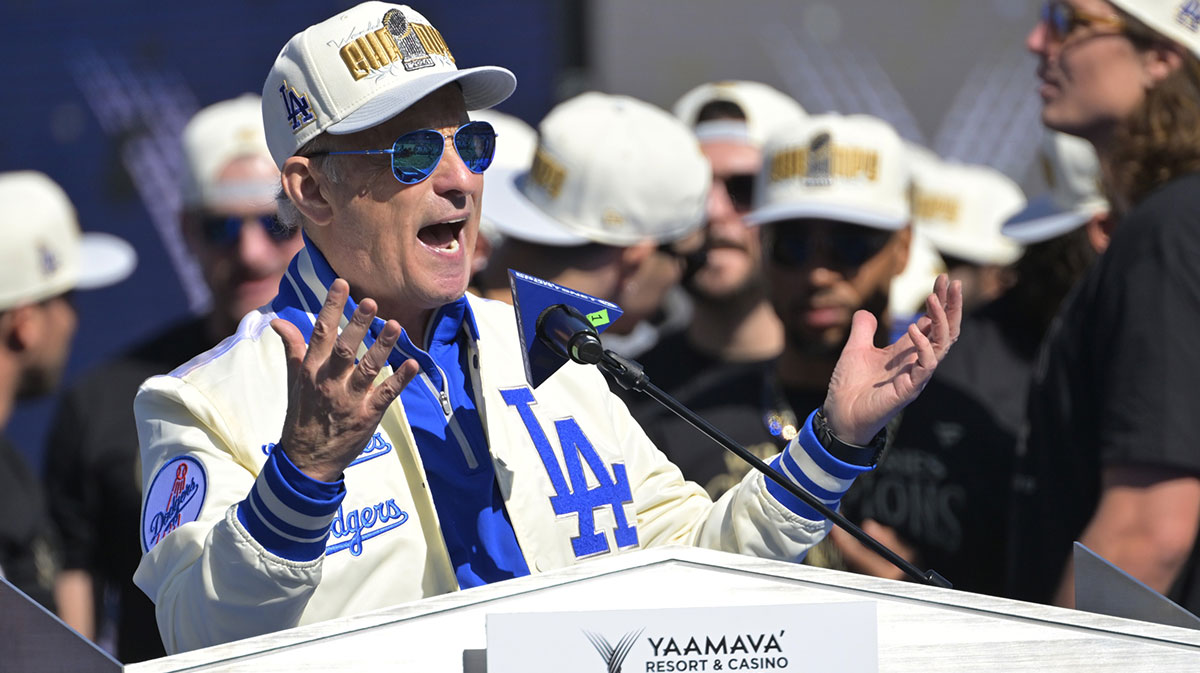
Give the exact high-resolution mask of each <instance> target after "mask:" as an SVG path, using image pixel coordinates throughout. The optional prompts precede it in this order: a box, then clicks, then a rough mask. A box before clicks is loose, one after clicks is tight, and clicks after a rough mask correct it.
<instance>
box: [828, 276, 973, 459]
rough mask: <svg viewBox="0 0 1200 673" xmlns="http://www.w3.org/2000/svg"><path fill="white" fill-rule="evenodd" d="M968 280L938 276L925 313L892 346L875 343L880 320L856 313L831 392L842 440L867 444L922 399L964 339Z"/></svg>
mask: <svg viewBox="0 0 1200 673" xmlns="http://www.w3.org/2000/svg"><path fill="white" fill-rule="evenodd" d="M961 324H962V285H961V284H960V283H959V282H958V281H955V282H953V283H951V282H950V281H949V279H948V278H947V277H946V275H945V274H942V275H940V276H938V278H937V281H935V282H934V285H933V293H932V294H930V295H929V297H927V298H926V300H925V315H924V316H922V317H921V319H920V320H918V321H917V322H916V323H914V324H912V325H909V326H908V331H907V332H906V333H905V334H904V335H903V336H901V337H900V338H899V339H897V340H896V341H895V342H894V343H892V344H890V345H889V346H887V347H886V348H876V347H875V344H874V337H875V328H876V320H875V316H873V315H871V313H870V312H868V311H858V312H856V313H855V314H854V323H853V325H852V326H851V328H850V338H849V339H848V340H847V342H846V347H845V348H843V349H842V355H841V357H840V358H838V362H837V366H836V367H834V370H833V377H832V379H831V380H830V382H829V391H828V393H827V394H826V396H825V404H824V410H825V417H826V418H827V419H828V421H829V429H830V430H832V431H833V434H835V435H836V436H837V437H838V438H839V439H841V440H842V441H844V442H849V443H852V444H858V445H866V444H868V443H870V441H871V439H872V438H873V437H874V436H875V435H876V434H877V433H878V432H879V431H880V430H881V429H882V428H883V426H884V425H886V424H887V423H888V421H890V420H891V419H892V418H894V417H895V416H896V414H898V413H900V410H901V409H903V408H904V407H905V406H907V405H908V403H910V402H912V401H913V400H914V399H916V398H917V395H919V394H920V393H921V391H922V390H924V388H925V384H926V383H928V382H929V378H930V377H931V376H932V375H933V371H934V370H935V369H936V368H937V366H938V363H939V362H941V361H942V358H944V357H945V356H946V353H947V352H948V351H949V350H950V346H951V345H952V344H953V343H954V342H955V341H956V340H957V339H958V330H959V326H960V325H961Z"/></svg>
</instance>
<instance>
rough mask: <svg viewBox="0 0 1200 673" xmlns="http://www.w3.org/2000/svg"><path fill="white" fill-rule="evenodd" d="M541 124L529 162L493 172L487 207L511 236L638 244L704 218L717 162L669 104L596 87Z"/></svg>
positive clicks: (544, 241)
mask: <svg viewBox="0 0 1200 673" xmlns="http://www.w3.org/2000/svg"><path fill="white" fill-rule="evenodd" d="M538 130H539V133H540V135H539V141H538V146H537V151H536V152H535V155H534V159H533V165H532V166H531V167H530V168H529V169H526V170H510V171H504V170H496V169H494V168H493V169H489V170H488V174H487V178H486V179H485V180H484V183H485V184H487V183H491V185H492V186H491V187H488V188H487V189H494V190H495V191H490V192H488V193H487V196H485V205H484V208H485V212H490V216H491V217H492V218H493V219H495V221H496V224H497V225H498V226H499V229H500V231H501V233H503V234H504V235H505V236H512V237H514V238H518V239H521V240H524V241H529V242H531V243H538V244H541V245H551V246H559V247H563V246H573V245H583V244H585V243H603V244H605V245H614V246H629V245H633V244H635V243H638V242H639V241H643V240H646V239H653V240H656V241H659V242H668V241H674V240H677V239H679V238H681V237H683V236H686V235H687V234H689V233H691V232H693V231H695V230H696V229H698V228H699V227H700V225H701V224H703V222H704V217H705V215H704V213H705V201H706V200H707V198H708V187H709V183H710V182H711V179H712V175H711V169H710V167H709V165H708V161H707V160H706V159H705V158H704V155H703V154H701V153H700V146H699V144H698V143H697V142H696V137H695V136H694V135H692V132H691V130H690V129H688V128H687V127H686V126H684V125H683V124H682V123H681V122H680V121H679V120H677V119H675V118H674V117H672V116H671V115H670V114H668V113H667V112H665V111H664V110H660V109H659V108H657V107H655V106H653V105H651V104H649V103H645V102H642V101H640V100H637V99H634V98H630V97H628V96H610V95H608V94H602V93H595V92H591V93H585V94H582V95H580V96H576V97H575V98H572V99H570V100H568V101H566V102H564V103H560V104H559V105H558V106H556V107H555V108H554V109H553V110H551V111H550V114H548V115H546V118H545V119H543V120H542V123H541V124H540V125H539V127H538ZM487 199H490V200H491V203H490V204H488V203H487ZM489 208H491V210H490V211H488V210H487V209H489Z"/></svg>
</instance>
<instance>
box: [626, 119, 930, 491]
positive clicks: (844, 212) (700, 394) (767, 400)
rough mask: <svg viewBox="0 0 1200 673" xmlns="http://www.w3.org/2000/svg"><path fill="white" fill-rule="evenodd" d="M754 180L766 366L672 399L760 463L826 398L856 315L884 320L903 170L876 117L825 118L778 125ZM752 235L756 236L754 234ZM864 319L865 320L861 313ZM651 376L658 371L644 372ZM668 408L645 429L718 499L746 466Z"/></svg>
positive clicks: (902, 213) (883, 329) (902, 212)
mask: <svg viewBox="0 0 1200 673" xmlns="http://www.w3.org/2000/svg"><path fill="white" fill-rule="evenodd" d="M764 155H765V160H764V162H763V165H762V170H761V172H760V173H759V175H758V178H757V180H756V182H755V184H754V191H755V204H756V208H755V209H754V211H753V212H751V213H749V214H748V216H747V218H746V219H747V220H748V221H749V222H750V223H751V224H752V225H763V228H762V230H761V234H762V238H761V240H762V249H763V251H764V257H765V258H766V260H767V261H766V280H767V290H768V293H769V297H770V299H769V301H770V304H769V305H770V306H772V307H773V311H774V312H775V313H776V314H777V315H778V316H779V319H780V320H781V321H782V324H783V335H784V339H783V344H782V353H781V354H780V356H779V358H778V359H777V360H776V361H775V362H774V364H773V365H770V366H765V367H761V368H759V369H757V370H754V369H750V368H741V369H720V368H714V369H709V370H705V371H701V372H699V375H698V376H697V377H696V379H695V381H693V382H692V384H690V385H689V386H688V387H687V388H685V389H684V390H682V391H681V392H680V394H679V395H678V397H679V398H680V401H681V402H683V403H684V404H685V405H687V406H689V407H691V408H692V409H694V410H696V411H698V412H699V413H700V414H701V415H702V416H704V417H705V418H706V419H708V420H709V421H710V422H711V423H713V424H714V425H716V426H717V427H718V428H721V429H722V430H723V431H725V432H726V433H728V434H729V435H730V436H731V437H733V438H734V439H735V440H737V441H739V442H740V443H741V444H743V445H744V446H746V447H747V448H748V449H750V450H751V451H753V452H755V453H756V454H758V455H760V456H764V457H765V456H767V455H771V454H774V453H775V452H777V451H779V449H781V448H782V447H783V446H784V445H786V444H787V442H788V441H790V440H791V439H792V438H794V437H795V436H796V434H797V432H798V431H799V429H800V428H801V424H802V422H803V420H804V418H803V416H802V415H801V414H804V413H806V412H805V411H804V410H806V409H812V408H814V407H817V406H820V405H821V403H822V401H823V400H824V399H825V388H826V386H827V385H828V384H829V381H830V376H831V375H832V373H833V368H834V364H835V363H836V362H837V358H838V353H839V352H840V351H841V349H842V347H843V346H844V345H845V344H846V339H847V337H848V335H849V334H850V326H851V323H852V317H853V316H854V313H855V311H856V310H858V309H866V310H868V311H871V312H872V313H874V314H875V315H880V316H884V317H883V318H882V319H881V320H880V321H879V322H878V324H877V325H875V326H873V329H874V332H875V334H876V342H878V343H883V342H884V341H886V335H887V325H888V322H887V319H886V316H885V314H886V308H887V302H888V288H889V285H890V283H891V281H892V278H894V277H895V276H896V275H897V274H898V273H900V271H901V270H903V269H904V265H905V263H906V262H907V258H908V246H909V241H910V237H911V231H910V229H909V226H908V223H909V219H910V214H909V202H908V188H909V171H908V167H907V164H906V162H905V160H904V157H905V153H904V150H903V147H902V145H901V141H900V138H899V136H898V135H897V134H896V132H895V131H894V130H893V129H892V128H891V127H890V126H888V125H887V124H886V123H885V122H883V121H882V120H879V119H875V118H873V117H867V116H850V117H842V116H839V115H823V116H818V117H812V118H810V119H808V120H805V121H800V122H798V123H796V124H794V125H792V126H789V127H786V128H781V129H780V130H779V131H777V132H776V133H775V134H773V135H772V137H771V138H770V140H768V142H767V145H766V146H765V148H764ZM751 233H752V234H757V233H759V232H756V231H754V230H751ZM862 315H865V314H862ZM647 373H648V374H649V375H650V377H651V380H654V376H655V371H654V370H651V369H649V367H647ZM668 416H669V414H668V412H666V411H660V413H659V415H658V417H655V418H653V420H647V421H645V422H643V424H642V425H643V427H645V428H648V429H651V430H650V432H651V437H652V438H653V439H654V440H655V443H656V444H657V445H658V447H659V448H660V449H662V450H663V452H664V453H666V454H667V456H668V457H670V458H671V459H672V461H674V462H675V463H676V464H677V465H679V467H680V469H682V470H683V473H684V475H685V476H687V477H688V478H689V479H692V480H694V481H697V482H698V483H700V485H702V486H704V487H705V488H706V489H707V490H708V491H709V494H710V495H713V496H714V497H715V496H718V495H719V494H721V493H723V492H724V491H726V490H727V489H728V488H730V487H731V486H733V485H734V484H736V483H738V481H739V480H740V479H741V477H742V475H743V474H745V472H746V470H747V469H748V468H747V466H746V465H745V464H741V463H740V460H739V459H737V458H736V457H734V456H732V455H731V454H726V453H725V451H724V449H722V448H721V447H719V446H718V445H717V444H716V443H715V442H712V441H710V440H708V439H707V438H705V437H704V436H702V435H701V434H700V433H699V431H697V430H695V429H694V428H692V427H691V426H689V425H687V424H686V423H684V422H683V421H680V420H678V419H676V418H674V417H673V416H671V417H668Z"/></svg>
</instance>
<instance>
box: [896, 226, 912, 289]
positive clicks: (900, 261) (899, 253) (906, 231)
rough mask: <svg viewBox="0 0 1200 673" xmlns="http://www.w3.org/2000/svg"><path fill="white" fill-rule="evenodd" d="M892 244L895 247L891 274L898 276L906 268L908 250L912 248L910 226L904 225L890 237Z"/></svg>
mask: <svg viewBox="0 0 1200 673" xmlns="http://www.w3.org/2000/svg"><path fill="white" fill-rule="evenodd" d="M892 244H893V245H894V246H895V247H896V256H895V260H896V265H895V267H894V268H893V271H892V274H893V275H896V276H898V275H900V274H901V273H903V272H904V268H905V267H906V266H908V255H909V250H910V249H911V248H912V225H911V224H908V225H905V226H904V228H903V229H901V230H899V231H897V232H896V234H895V235H894V236H893V237H892Z"/></svg>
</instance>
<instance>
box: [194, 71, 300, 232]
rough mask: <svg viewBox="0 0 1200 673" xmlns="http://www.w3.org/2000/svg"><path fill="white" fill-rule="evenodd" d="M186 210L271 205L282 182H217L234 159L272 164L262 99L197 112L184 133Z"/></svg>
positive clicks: (254, 97)
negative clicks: (256, 203) (251, 158)
mask: <svg viewBox="0 0 1200 673" xmlns="http://www.w3.org/2000/svg"><path fill="white" fill-rule="evenodd" d="M182 144H183V168H184V171H183V185H182V187H183V189H182V191H183V206H184V207H185V208H220V207H221V206H222V205H224V204H228V203H233V202H241V203H245V202H247V201H248V200H252V201H251V202H258V201H262V202H263V203H264V205H265V204H271V203H273V202H274V200H275V193H276V191H277V190H278V189H279V178H278V177H276V178H275V179H274V180H264V181H261V182H252V183H247V182H245V181H238V182H237V183H231V182H224V181H221V180H219V179H218V177H219V176H220V174H221V171H222V170H224V169H225V167H226V166H228V165H229V163H230V162H232V161H234V160H235V159H241V158H244V157H262V158H263V159H266V160H267V161H273V160H272V159H271V151H270V150H269V149H267V138H266V135H265V134H264V133H263V125H262V98H260V97H259V96H258V95H257V94H252V93H247V94H243V95H241V96H239V97H237V98H234V99H232V100H226V101H221V102H220V103H214V104H212V105H210V106H208V107H206V108H204V109H203V110H201V111H199V112H197V113H196V114H195V115H194V116H193V117H192V118H191V120H189V121H188V123H187V126H185V127H184V128H183V136H182Z"/></svg>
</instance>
